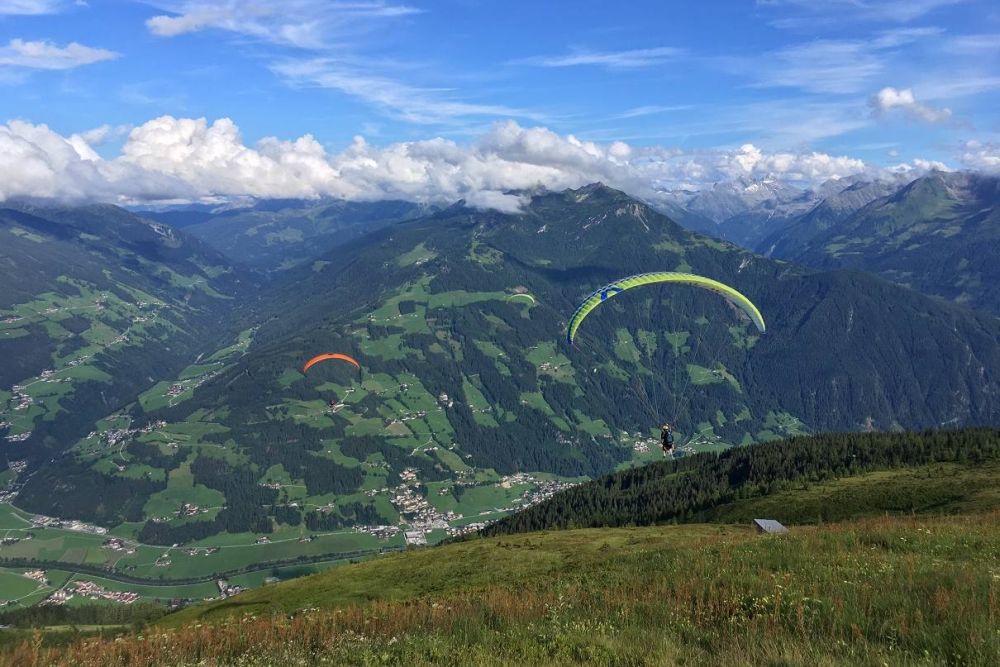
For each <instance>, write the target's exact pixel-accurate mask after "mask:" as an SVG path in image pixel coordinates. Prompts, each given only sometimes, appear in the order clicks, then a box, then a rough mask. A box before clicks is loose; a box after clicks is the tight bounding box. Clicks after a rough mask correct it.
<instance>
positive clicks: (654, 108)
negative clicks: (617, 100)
mask: <svg viewBox="0 0 1000 667" xmlns="http://www.w3.org/2000/svg"><path fill="white" fill-rule="evenodd" d="M691 108H692V106H691V105H690V104H676V105H673V106H663V105H659V104H647V105H645V106H641V107H633V108H631V109H628V110H627V111H623V112H621V113H620V114H618V115H617V116H614V117H615V118H639V117H641V116H654V115H658V114H662V113H670V112H671V111H686V110H687V109H691Z"/></svg>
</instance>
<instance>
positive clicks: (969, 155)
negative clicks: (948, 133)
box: [961, 141, 1000, 173]
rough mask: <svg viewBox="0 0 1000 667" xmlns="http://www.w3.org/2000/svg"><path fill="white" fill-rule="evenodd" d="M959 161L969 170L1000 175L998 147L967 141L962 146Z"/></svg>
mask: <svg viewBox="0 0 1000 667" xmlns="http://www.w3.org/2000/svg"><path fill="white" fill-rule="evenodd" d="M961 160H962V164H964V165H965V166H966V167H968V168H969V169H976V170H980V171H987V172H990V173H1000V145H998V144H995V143H992V142H985V143H983V142H979V141H967V142H965V146H963V151H962V157H961Z"/></svg>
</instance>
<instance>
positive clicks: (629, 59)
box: [513, 46, 684, 69]
mask: <svg viewBox="0 0 1000 667" xmlns="http://www.w3.org/2000/svg"><path fill="white" fill-rule="evenodd" d="M683 53H684V51H683V50H682V49H676V48H673V47H669V46H661V47H656V48H651V49H631V50H628V51H605V52H594V51H579V52H575V53H569V54H564V55H559V56H534V57H531V58H521V59H518V60H515V61H513V64H517V65H536V66H538V67H579V66H581V65H593V66H598V67H605V68H608V69H634V68H641V67H651V66H653V65H660V64H662V63H664V62H667V61H668V60H672V59H674V58H676V57H677V56H680V55H682V54H683Z"/></svg>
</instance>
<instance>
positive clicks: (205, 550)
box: [184, 547, 219, 556]
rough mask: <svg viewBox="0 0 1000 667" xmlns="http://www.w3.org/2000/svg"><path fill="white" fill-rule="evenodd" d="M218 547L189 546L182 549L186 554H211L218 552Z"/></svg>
mask: <svg viewBox="0 0 1000 667" xmlns="http://www.w3.org/2000/svg"><path fill="white" fill-rule="evenodd" d="M218 551H219V547H189V548H187V549H185V550H184V553H186V554H187V555H188V556H211V555H212V554H214V553H218Z"/></svg>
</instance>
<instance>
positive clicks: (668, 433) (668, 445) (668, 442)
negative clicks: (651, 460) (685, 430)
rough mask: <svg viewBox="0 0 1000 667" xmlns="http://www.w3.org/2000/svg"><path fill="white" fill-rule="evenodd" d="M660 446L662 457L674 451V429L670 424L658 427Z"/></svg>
mask: <svg viewBox="0 0 1000 667" xmlns="http://www.w3.org/2000/svg"><path fill="white" fill-rule="evenodd" d="M660 446H661V447H663V455H664V456H666V455H667V454H669V453H670V452H672V451H673V450H674V427H673V426H671V425H670V424H664V425H663V426H661V427H660Z"/></svg>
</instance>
